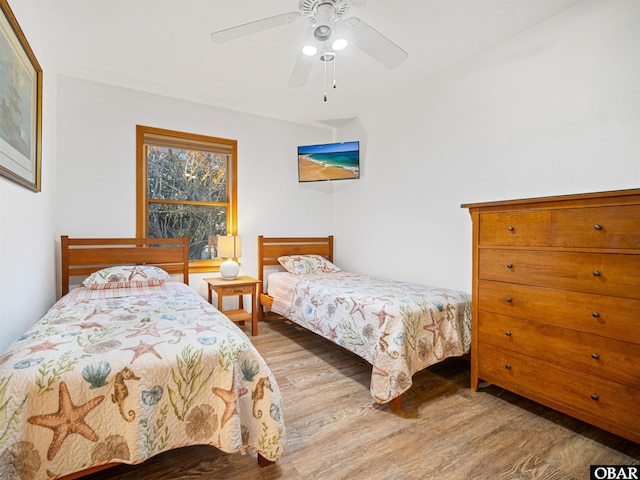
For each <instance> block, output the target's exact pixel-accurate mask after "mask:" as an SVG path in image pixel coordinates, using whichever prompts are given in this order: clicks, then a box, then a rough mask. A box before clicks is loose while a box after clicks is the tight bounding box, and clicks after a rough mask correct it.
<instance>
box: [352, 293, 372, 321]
mask: <svg viewBox="0 0 640 480" xmlns="http://www.w3.org/2000/svg"><path fill="white" fill-rule="evenodd" d="M351 301H352V302H353V308H351V311H350V312H349V315H353V314H354V313H356V312H360V315H362V319H363V320H364V319H366V318H367V317H366V314H365V313H364V307H366V306H367V305H371V303H372V302H370V301H367V299H366V298H363V299H362V300H358V299H355V298H353V297H351Z"/></svg>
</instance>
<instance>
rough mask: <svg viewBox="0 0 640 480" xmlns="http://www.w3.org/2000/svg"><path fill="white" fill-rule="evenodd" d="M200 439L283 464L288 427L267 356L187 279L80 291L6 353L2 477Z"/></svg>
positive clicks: (0, 371)
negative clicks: (185, 280)
mask: <svg viewBox="0 0 640 480" xmlns="http://www.w3.org/2000/svg"><path fill="white" fill-rule="evenodd" d="M194 444H209V445H213V446H215V447H218V448H219V449H220V450H222V451H224V452H229V453H230V452H238V451H241V452H245V451H246V449H252V450H255V451H257V452H258V453H259V454H260V455H262V456H263V457H264V458H266V459H267V460H271V461H275V460H278V459H279V458H280V456H281V455H282V454H283V450H284V445H285V427H284V422H283V417H282V399H281V395H280V391H279V388H278V385H277V383H276V381H275V378H274V377H273V375H272V373H271V371H270V370H269V367H268V366H267V364H266V363H265V361H264V359H263V358H262V356H261V355H260V354H259V353H258V351H257V350H256V349H255V347H254V346H253V345H252V343H251V342H250V341H249V339H248V337H247V336H246V335H245V334H244V333H243V332H242V331H241V330H240V329H239V328H238V327H237V326H236V325H235V324H234V323H233V322H231V321H230V320H229V319H228V318H227V317H226V316H224V315H223V314H222V313H220V312H219V311H218V310H217V309H216V308H214V307H213V306H212V305H210V304H209V303H207V302H206V301H205V299H203V298H202V297H201V296H200V295H199V294H197V293H196V292H195V291H194V290H192V289H191V288H190V287H188V286H187V285H185V284H182V283H177V282H167V283H165V284H164V285H163V286H153V287H140V288H135V287H132V288H120V289H112V290H89V289H87V288H84V287H81V288H77V289H75V290H72V291H71V292H70V293H69V294H68V295H66V296H64V297H63V298H62V299H60V300H59V301H58V302H57V303H56V304H55V305H54V306H53V307H52V308H51V309H50V310H49V312H48V313H47V314H46V315H45V316H44V317H43V318H42V319H41V320H40V321H38V322H37V323H36V324H35V325H34V326H33V327H32V328H30V329H29V330H28V331H27V332H26V333H25V334H24V335H23V336H22V337H20V338H19V339H18V340H16V341H15V342H14V343H13V344H11V345H10V346H9V348H8V350H7V351H5V352H4V353H3V354H2V355H0V478H2V479H3V480H8V479H15V478H19V479H23V480H27V479H28V480H31V479H49V478H57V477H59V476H63V475H67V474H70V473H74V472H78V471H83V470H86V469H89V468H91V467H94V466H99V465H103V464H106V463H111V462H118V463H140V462H142V461H144V460H145V459H148V458H149V457H151V456H153V455H156V454H158V453H160V452H164V451H166V450H170V449H172V448H178V447H182V446H187V445H194ZM256 468H257V467H256Z"/></svg>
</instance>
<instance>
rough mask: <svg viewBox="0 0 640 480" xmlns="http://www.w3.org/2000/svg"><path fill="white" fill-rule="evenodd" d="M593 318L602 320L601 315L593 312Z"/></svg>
mask: <svg viewBox="0 0 640 480" xmlns="http://www.w3.org/2000/svg"><path fill="white" fill-rule="evenodd" d="M591 316H592V317H593V318H600V314H599V313H598V312H593V313H592V314H591Z"/></svg>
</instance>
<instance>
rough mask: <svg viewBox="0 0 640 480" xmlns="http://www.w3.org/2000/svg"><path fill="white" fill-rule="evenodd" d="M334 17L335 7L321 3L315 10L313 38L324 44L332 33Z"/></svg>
mask: <svg viewBox="0 0 640 480" xmlns="http://www.w3.org/2000/svg"><path fill="white" fill-rule="evenodd" d="M334 15H335V7H334V6H333V4H332V3H322V4H320V5H318V7H317V8H316V24H315V25H316V28H315V30H314V31H313V36H314V37H316V39H317V40H318V41H320V42H326V41H327V40H329V39H330V38H331V34H332V33H333V31H332V29H331V25H332V24H333V19H334V18H333V17H334Z"/></svg>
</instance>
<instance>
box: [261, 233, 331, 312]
mask: <svg viewBox="0 0 640 480" xmlns="http://www.w3.org/2000/svg"><path fill="white" fill-rule="evenodd" d="M283 255H321V256H323V257H325V258H326V259H327V260H329V261H330V262H333V235H330V236H328V237H263V236H262V235H260V236H259V237H258V278H259V280H260V282H261V284H262V285H263V288H264V286H265V285H266V284H265V278H264V269H265V267H268V266H273V265H280V264H279V263H278V257H281V256H283ZM260 303H261V304H262V305H264V306H267V307H271V304H272V303H273V299H272V298H271V297H269V296H268V295H266V294H265V293H261V294H260Z"/></svg>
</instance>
